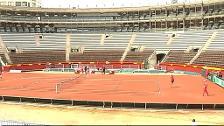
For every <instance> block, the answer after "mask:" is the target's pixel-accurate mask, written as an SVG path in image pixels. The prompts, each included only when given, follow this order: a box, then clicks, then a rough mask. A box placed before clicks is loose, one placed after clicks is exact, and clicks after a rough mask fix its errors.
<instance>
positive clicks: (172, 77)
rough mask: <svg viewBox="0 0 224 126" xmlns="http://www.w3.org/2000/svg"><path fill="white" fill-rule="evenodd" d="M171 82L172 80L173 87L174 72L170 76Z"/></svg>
mask: <svg viewBox="0 0 224 126" xmlns="http://www.w3.org/2000/svg"><path fill="white" fill-rule="evenodd" d="M170 82H171V84H170V86H171V87H172V86H173V83H174V76H173V74H171V76H170Z"/></svg>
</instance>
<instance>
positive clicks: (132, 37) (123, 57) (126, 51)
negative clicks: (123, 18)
mask: <svg viewBox="0 0 224 126" xmlns="http://www.w3.org/2000/svg"><path fill="white" fill-rule="evenodd" d="M135 38H136V34H135V33H133V34H132V36H131V39H130V41H129V43H128V46H127V47H126V49H125V51H124V53H123V55H122V57H121V59H120V62H123V61H124V59H125V57H126V55H127V53H128V51H129V50H130V49H131V46H132V43H133V42H134V41H135Z"/></svg>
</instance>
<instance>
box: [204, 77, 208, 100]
mask: <svg viewBox="0 0 224 126" xmlns="http://www.w3.org/2000/svg"><path fill="white" fill-rule="evenodd" d="M205 94H206V95H207V96H208V82H207V79H205V80H204V89H203V96H205Z"/></svg>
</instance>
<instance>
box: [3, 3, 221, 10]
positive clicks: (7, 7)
mask: <svg viewBox="0 0 224 126" xmlns="http://www.w3.org/2000/svg"><path fill="white" fill-rule="evenodd" d="M223 1H224V0H206V1H196V2H195V3H177V4H169V5H155V6H142V7H119V8H37V7H30V8H29V9H27V7H15V6H0V9H1V10H6V11H7V10H9V11H30V12H65V13H66V12H67V13H68V12H73V13H74V12H77V13H81V12H83V13H85V12H91V13H94V12H102V13H103V12H122V11H123V12H125V11H129V12H130V11H136V10H137V11H145V10H148V9H149V8H150V9H161V8H167V9H168V8H173V7H174V6H179V7H181V6H191V5H195V4H202V3H203V4H204V5H206V4H208V5H210V4H212V3H216V4H217V3H221V2H223Z"/></svg>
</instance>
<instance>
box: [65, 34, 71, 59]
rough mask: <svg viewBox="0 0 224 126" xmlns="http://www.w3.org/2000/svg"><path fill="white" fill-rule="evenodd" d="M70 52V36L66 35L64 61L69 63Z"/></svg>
mask: <svg viewBox="0 0 224 126" xmlns="http://www.w3.org/2000/svg"><path fill="white" fill-rule="evenodd" d="M70 51H71V34H69V33H68V34H66V46H65V60H66V62H69V54H70Z"/></svg>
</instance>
